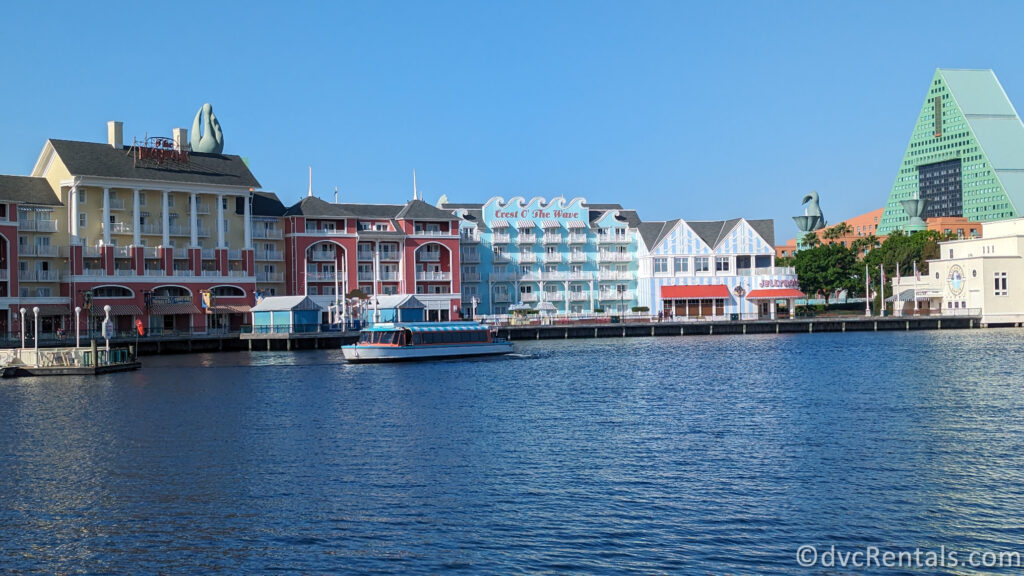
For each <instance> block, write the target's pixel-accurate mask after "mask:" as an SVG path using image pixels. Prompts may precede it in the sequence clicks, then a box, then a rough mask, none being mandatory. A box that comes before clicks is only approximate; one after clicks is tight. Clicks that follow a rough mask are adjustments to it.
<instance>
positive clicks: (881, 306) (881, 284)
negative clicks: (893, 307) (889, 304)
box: [878, 264, 885, 316]
mask: <svg viewBox="0 0 1024 576" xmlns="http://www.w3.org/2000/svg"><path fill="white" fill-rule="evenodd" d="M878 270H879V271H880V272H881V276H879V280H878V294H879V296H878V310H879V312H878V313H879V315H881V316H885V267H884V266H883V265H882V264H879V265H878Z"/></svg>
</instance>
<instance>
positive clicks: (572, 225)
mask: <svg viewBox="0 0 1024 576" xmlns="http://www.w3.org/2000/svg"><path fill="white" fill-rule="evenodd" d="M565 227H566V228H569V229H571V230H579V229H581V228H586V227H587V223H586V222H584V221H583V220H567V221H566V222H565Z"/></svg>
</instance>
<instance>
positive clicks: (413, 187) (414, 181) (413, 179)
mask: <svg viewBox="0 0 1024 576" xmlns="http://www.w3.org/2000/svg"><path fill="white" fill-rule="evenodd" d="M412 199H413V200H416V169H415V168H413V170H412Z"/></svg>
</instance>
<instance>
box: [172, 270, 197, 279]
mask: <svg viewBox="0 0 1024 576" xmlns="http://www.w3.org/2000/svg"><path fill="white" fill-rule="evenodd" d="M195 275H196V273H195V272H193V271H192V270H185V269H178V268H175V269H174V274H172V276H181V277H189V276H195Z"/></svg>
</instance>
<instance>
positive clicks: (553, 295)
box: [544, 292, 565, 302]
mask: <svg viewBox="0 0 1024 576" xmlns="http://www.w3.org/2000/svg"><path fill="white" fill-rule="evenodd" d="M544 300H545V301H547V302H561V301H563V300H565V295H564V294H562V293H561V292H545V293H544Z"/></svg>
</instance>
